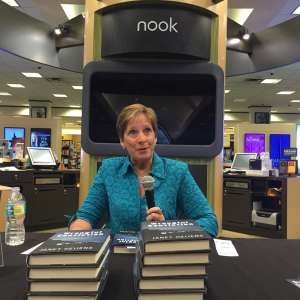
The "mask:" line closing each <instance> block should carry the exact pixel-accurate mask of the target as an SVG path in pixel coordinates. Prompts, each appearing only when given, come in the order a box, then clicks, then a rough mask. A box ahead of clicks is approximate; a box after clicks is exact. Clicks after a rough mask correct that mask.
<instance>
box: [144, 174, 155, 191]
mask: <svg viewBox="0 0 300 300" xmlns="http://www.w3.org/2000/svg"><path fill="white" fill-rule="evenodd" d="M154 182H155V180H154V178H153V177H152V176H143V177H142V186H143V189H144V191H152V190H153V189H154Z"/></svg>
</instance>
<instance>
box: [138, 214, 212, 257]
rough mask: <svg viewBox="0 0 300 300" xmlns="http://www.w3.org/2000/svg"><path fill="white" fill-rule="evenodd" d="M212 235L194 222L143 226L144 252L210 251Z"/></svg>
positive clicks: (160, 223) (149, 223) (171, 222)
mask: <svg viewBox="0 0 300 300" xmlns="http://www.w3.org/2000/svg"><path fill="white" fill-rule="evenodd" d="M210 239H211V237H210V235H209V234H208V233H207V232H206V231H204V230H203V229H202V228H201V226H200V225H198V224H197V223H196V222H195V221H193V220H174V221H163V222H158V221H153V222H143V223H142V224H141V231H140V240H141V245H142V252H145V253H150V252H151V253H155V252H184V251H209V250H210V246H209V240H210Z"/></svg>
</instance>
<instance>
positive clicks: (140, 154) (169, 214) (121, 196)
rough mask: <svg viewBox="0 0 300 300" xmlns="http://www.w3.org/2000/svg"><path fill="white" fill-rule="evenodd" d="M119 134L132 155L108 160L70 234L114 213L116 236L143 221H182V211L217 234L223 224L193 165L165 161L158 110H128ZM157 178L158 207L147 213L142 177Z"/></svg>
mask: <svg viewBox="0 0 300 300" xmlns="http://www.w3.org/2000/svg"><path fill="white" fill-rule="evenodd" d="M117 131H118V135H119V139H120V143H121V145H122V147H123V148H124V149H125V150H126V151H127V154H128V156H124V157H114V158H110V159H105V160H103V162H102V166H101V168H100V169H99V171H98V173H97V175H96V176H95V178H94V181H93V183H92V186H91V188H90V190H89V193H88V195H87V198H86V199H85V201H84V203H83V204H82V206H81V207H80V209H79V210H78V211H77V213H76V214H75V215H74V216H73V218H72V220H75V219H76V220H75V221H73V222H72V223H71V225H70V230H90V229H91V228H94V227H96V226H97V223H98V221H99V220H100V218H101V216H102V214H103V213H104V212H106V213H107V214H108V223H107V225H108V227H109V228H111V230H112V232H113V233H116V232H119V231H124V230H127V231H128V230H133V231H137V230H139V228H140V223H141V222H142V221H145V220H147V221H153V220H155V221H163V220H165V219H166V220H171V219H176V217H177V214H178V211H180V212H182V213H183V215H184V217H185V218H186V219H194V220H197V223H199V224H200V225H201V226H202V227H203V228H204V229H205V230H206V231H207V232H208V233H209V234H210V235H212V236H216V235H217V228H218V226H217V221H216V216H215V214H214V213H213V211H212V209H211V207H210V206H209V203H208V201H207V199H206V198H205V196H204V195H203V193H202V192H201V190H200V189H199V187H198V185H197V184H196V182H195V181H194V179H193V177H192V175H191V174H190V172H189V170H188V166H187V164H185V163H183V162H179V161H176V160H171V159H166V158H161V157H159V156H158V155H157V154H156V153H155V152H154V148H155V145H156V142H157V118H156V114H155V112H154V111H153V110H152V109H151V108H149V107H146V106H144V105H142V104H133V105H129V106H127V107H125V108H124V109H123V110H122V111H121V113H120V114H119V117H118V120H117ZM145 175H151V176H152V177H154V179H155V184H154V198H155V204H156V207H152V208H150V209H147V205H146V200H145V195H144V194H145V193H144V191H143V188H142V185H141V178H142V177H143V176H145Z"/></svg>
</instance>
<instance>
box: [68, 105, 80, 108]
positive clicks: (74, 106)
mask: <svg viewBox="0 0 300 300" xmlns="http://www.w3.org/2000/svg"><path fill="white" fill-rule="evenodd" d="M69 107H73V108H80V105H69Z"/></svg>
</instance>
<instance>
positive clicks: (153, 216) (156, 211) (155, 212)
mask: <svg viewBox="0 0 300 300" xmlns="http://www.w3.org/2000/svg"><path fill="white" fill-rule="evenodd" d="M146 220H147V221H164V220H165V216H164V215H163V213H162V211H161V209H160V208H159V207H151V208H149V209H148V210H147V218H146Z"/></svg>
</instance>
